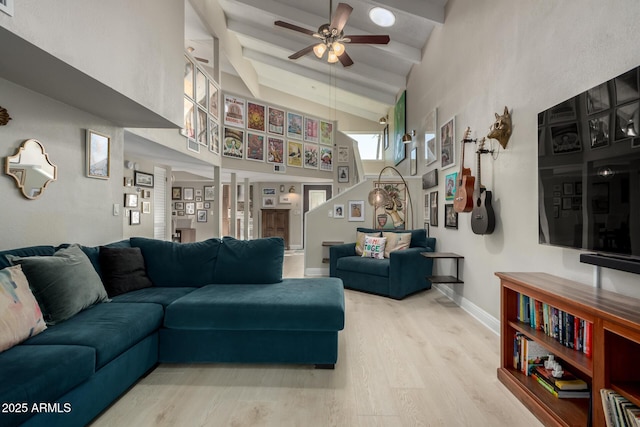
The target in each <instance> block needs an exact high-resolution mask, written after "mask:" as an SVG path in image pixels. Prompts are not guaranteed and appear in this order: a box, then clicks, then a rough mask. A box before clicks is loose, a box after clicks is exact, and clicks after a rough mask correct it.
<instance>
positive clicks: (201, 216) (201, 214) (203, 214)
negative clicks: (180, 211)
mask: <svg viewBox="0 0 640 427" xmlns="http://www.w3.org/2000/svg"><path fill="white" fill-rule="evenodd" d="M196 221H198V222H207V211H205V210H199V211H198V213H197V214H196Z"/></svg>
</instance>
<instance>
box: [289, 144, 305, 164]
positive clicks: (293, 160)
mask: <svg viewBox="0 0 640 427" xmlns="http://www.w3.org/2000/svg"><path fill="white" fill-rule="evenodd" d="M287 166H293V167H296V168H301V167H302V142H297V141H289V142H288V143H287Z"/></svg>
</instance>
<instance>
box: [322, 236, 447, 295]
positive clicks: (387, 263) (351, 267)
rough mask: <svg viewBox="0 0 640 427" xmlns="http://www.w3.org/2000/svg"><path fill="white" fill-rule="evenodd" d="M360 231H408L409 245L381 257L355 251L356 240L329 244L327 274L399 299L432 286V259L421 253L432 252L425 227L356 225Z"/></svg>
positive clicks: (433, 241)
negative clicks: (384, 228) (409, 228)
mask: <svg viewBox="0 0 640 427" xmlns="http://www.w3.org/2000/svg"><path fill="white" fill-rule="evenodd" d="M356 232H357V233H361V234H360V236H362V235H367V234H368V235H376V236H378V235H381V234H382V233H383V232H384V233H402V234H406V233H410V234H411V236H410V239H411V240H410V245H409V247H408V248H406V249H403V250H395V251H392V252H390V253H389V254H388V255H389V256H388V257H385V258H384V259H375V258H367V257H363V256H361V255H360V254H357V253H356V242H354V243H345V244H341V245H335V246H331V247H330V248H329V275H330V276H331V277H337V278H340V279H342V281H343V283H344V287H345V288H348V289H355V290H359V291H364V292H370V293H373V294H377V295H382V296H386V297H391V298H394V299H402V298H405V297H406V296H408V295H411V294H413V293H415V292H418V291H421V290H425V289H431V282H430V281H429V280H427V279H426V277H427V276H431V274H432V270H433V260H432V259H428V258H425V257H423V256H422V255H420V253H421V252H433V251H435V247H436V239H435V238H432V237H427V234H426V231H425V230H424V229H416V230H374V229H369V228H362V227H358V229H357V230H356Z"/></svg>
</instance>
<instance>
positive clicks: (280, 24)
mask: <svg viewBox="0 0 640 427" xmlns="http://www.w3.org/2000/svg"><path fill="white" fill-rule="evenodd" d="M274 24H275V25H276V26H278V27H282V28H286V29H288V30H293V31H298V32H299V33H304V34H308V35H310V36H313V35H314V34H316V32H315V31H311V30H307V29H306V28H302V27H299V26H297V25H295V24H290V23H288V22H284V21H276V22H274Z"/></svg>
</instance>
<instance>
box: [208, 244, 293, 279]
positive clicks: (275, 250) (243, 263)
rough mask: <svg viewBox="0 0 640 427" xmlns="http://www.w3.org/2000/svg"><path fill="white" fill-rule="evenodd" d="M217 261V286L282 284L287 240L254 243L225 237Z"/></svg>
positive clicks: (215, 274) (215, 276) (215, 277)
mask: <svg viewBox="0 0 640 427" xmlns="http://www.w3.org/2000/svg"><path fill="white" fill-rule="evenodd" d="M218 258H219V260H218V263H217V264H216V268H215V273H214V283H220V284H247V285H250V284H270V283H278V282H282V265H283V263H284V240H283V239H282V237H266V238H262V239H254V240H236V239H234V238H233V237H224V238H223V239H222V244H221V245H220V253H219V255H218Z"/></svg>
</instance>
